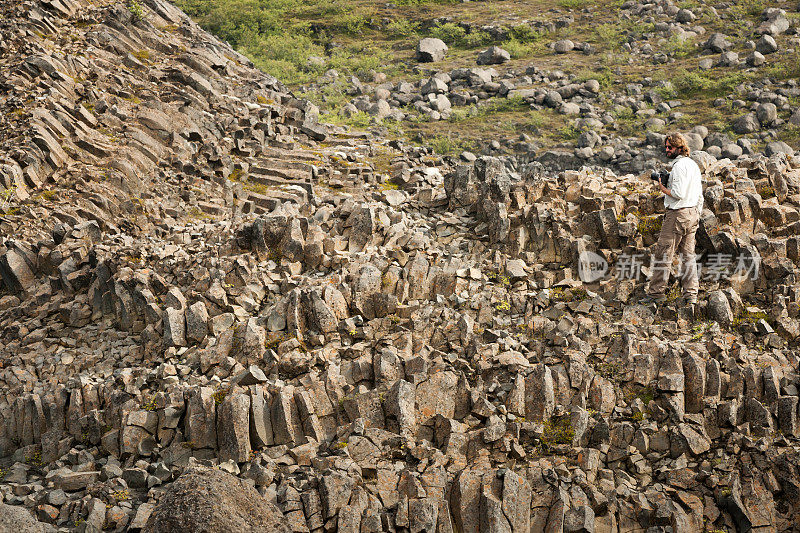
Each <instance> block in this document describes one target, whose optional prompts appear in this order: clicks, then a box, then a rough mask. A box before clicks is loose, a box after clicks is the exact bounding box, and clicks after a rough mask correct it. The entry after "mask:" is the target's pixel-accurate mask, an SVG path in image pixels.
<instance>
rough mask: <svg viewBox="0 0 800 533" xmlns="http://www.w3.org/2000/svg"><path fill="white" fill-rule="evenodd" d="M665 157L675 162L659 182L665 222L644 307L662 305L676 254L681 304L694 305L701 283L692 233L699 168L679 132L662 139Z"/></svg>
mask: <svg viewBox="0 0 800 533" xmlns="http://www.w3.org/2000/svg"><path fill="white" fill-rule="evenodd" d="M664 150H665V151H666V153H667V157H669V158H671V159H675V163H674V164H673V165H672V171H671V172H670V174H669V181H667V186H664V184H663V183H661V181H658V182H657V183H658V187H659V188H660V189H661V192H662V193H664V207H665V209H666V213H665V214H664V221H663V223H662V224H661V233H660V234H659V236H658V242H657V243H656V245H655V249H654V251H653V255H652V258H651V267H652V271H653V274H652V276H651V278H650V287H649V289H648V291H647V296H646V297H645V298H644V299H643V300H642V303H643V304H650V303H654V302H655V303H661V302H663V301H664V300H665V298H666V297H665V295H664V291H665V289H666V287H667V282H668V281H669V274H670V269H671V266H672V258H673V256H674V255H675V251H676V250H677V252H678V253H679V254H680V255H681V261H682V265H683V267H682V274H683V275H682V276H681V284H682V286H683V297H684V303H685V304H687V305H691V306H693V307H694V306H695V305H696V304H697V292H698V290H699V287H700V280H699V279H698V276H697V264H696V263H695V255H694V244H695V233H696V232H697V228H698V226H699V224H700V213H701V212H702V211H703V186H702V177H701V175H700V167H698V166H697V163H695V162H694V161H693V160H692V159H691V158H690V157H689V146H688V145H687V144H686V139H684V138H683V136H682V135H681V134H680V133H671V134H669V135H667V137H666V139H665V140H664Z"/></svg>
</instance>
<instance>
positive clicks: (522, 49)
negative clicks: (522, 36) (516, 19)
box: [500, 39, 545, 59]
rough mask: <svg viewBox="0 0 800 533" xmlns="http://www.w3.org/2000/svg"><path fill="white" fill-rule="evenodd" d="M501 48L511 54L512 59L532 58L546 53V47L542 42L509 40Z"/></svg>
mask: <svg viewBox="0 0 800 533" xmlns="http://www.w3.org/2000/svg"><path fill="white" fill-rule="evenodd" d="M500 46H501V47H502V48H503V49H504V50H507V51H508V53H509V54H511V58H512V59H521V58H525V57H530V56H532V55H536V54H540V53H542V52H544V51H545V45H544V43H543V42H541V41H529V42H523V41H518V40H517V39H509V40H507V41H504V42H503V43H502V44H501V45H500Z"/></svg>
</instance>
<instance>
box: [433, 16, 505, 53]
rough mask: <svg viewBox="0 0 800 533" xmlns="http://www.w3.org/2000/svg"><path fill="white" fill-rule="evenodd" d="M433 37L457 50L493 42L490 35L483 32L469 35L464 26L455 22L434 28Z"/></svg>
mask: <svg viewBox="0 0 800 533" xmlns="http://www.w3.org/2000/svg"><path fill="white" fill-rule="evenodd" d="M430 35H431V37H436V38H437V39H441V40H442V41H444V42H445V43H446V44H447V45H448V46H454V47H456V48H476V47H478V46H482V45H484V44H486V43H489V42H491V38H490V37H489V35H488V34H487V33H485V32H482V31H475V32H470V33H467V30H465V29H464V28H463V27H462V26H459V25H458V24H455V23H453V22H447V23H445V24H441V25H439V26H434V27H433V28H431V30H430Z"/></svg>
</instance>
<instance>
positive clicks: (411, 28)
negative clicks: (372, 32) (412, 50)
mask: <svg viewBox="0 0 800 533" xmlns="http://www.w3.org/2000/svg"><path fill="white" fill-rule="evenodd" d="M418 30H419V23H418V22H411V21H410V20H408V19H405V18H399V19H395V20H393V21H391V22H390V23H389V24H388V25H387V26H386V31H387V32H388V33H389V35H391V36H392V37H394V38H395V39H404V38H409V37H413V36H415V35H416V34H417V31H418Z"/></svg>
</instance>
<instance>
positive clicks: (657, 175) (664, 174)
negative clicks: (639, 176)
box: [650, 168, 669, 187]
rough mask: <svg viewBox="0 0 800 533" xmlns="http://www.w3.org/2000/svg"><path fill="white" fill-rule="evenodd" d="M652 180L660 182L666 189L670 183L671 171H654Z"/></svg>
mask: <svg viewBox="0 0 800 533" xmlns="http://www.w3.org/2000/svg"><path fill="white" fill-rule="evenodd" d="M650 179H652V180H653V181H660V182H661V184H662V185H664V187H666V186H667V183H668V182H669V170H667V169H665V168H662V169H661V170H654V171H653V172H652V173H651V174H650Z"/></svg>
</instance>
